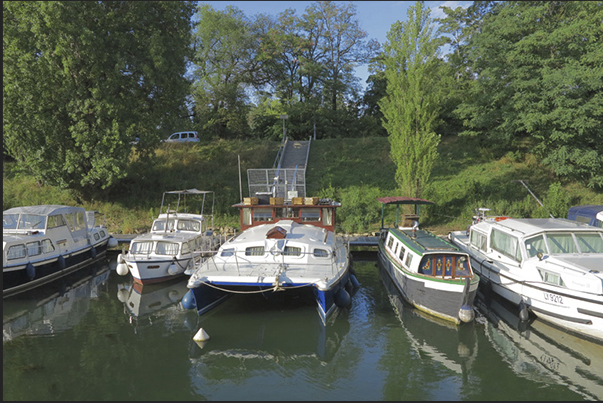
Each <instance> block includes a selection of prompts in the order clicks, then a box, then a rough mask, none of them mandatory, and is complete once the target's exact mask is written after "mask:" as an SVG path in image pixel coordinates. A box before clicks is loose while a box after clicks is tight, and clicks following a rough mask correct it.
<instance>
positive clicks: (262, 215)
mask: <svg viewBox="0 0 603 403" xmlns="http://www.w3.org/2000/svg"><path fill="white" fill-rule="evenodd" d="M253 221H272V209H271V208H254V209H253Z"/></svg>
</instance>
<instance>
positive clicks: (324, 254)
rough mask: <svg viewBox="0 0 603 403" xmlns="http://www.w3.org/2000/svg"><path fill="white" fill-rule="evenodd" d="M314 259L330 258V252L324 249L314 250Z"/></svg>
mask: <svg viewBox="0 0 603 403" xmlns="http://www.w3.org/2000/svg"><path fill="white" fill-rule="evenodd" d="M314 257H329V252H327V251H326V250H324V249H314Z"/></svg>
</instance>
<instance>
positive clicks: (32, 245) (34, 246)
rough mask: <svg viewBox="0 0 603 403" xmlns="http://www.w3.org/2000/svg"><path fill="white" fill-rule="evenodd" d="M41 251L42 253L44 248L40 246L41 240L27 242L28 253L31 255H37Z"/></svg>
mask: <svg viewBox="0 0 603 403" xmlns="http://www.w3.org/2000/svg"><path fill="white" fill-rule="evenodd" d="M40 253H42V248H41V247H40V242H38V241H34V242H29V243H28V244H27V254H28V255H29V256H37V255H39V254H40Z"/></svg>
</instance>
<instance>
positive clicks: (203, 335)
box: [193, 328, 209, 341]
mask: <svg viewBox="0 0 603 403" xmlns="http://www.w3.org/2000/svg"><path fill="white" fill-rule="evenodd" d="M193 340H194V341H207V340H209V335H208V334H207V332H206V331H205V330H203V328H200V329H199V331H198V332H197V334H195V336H194V337H193Z"/></svg>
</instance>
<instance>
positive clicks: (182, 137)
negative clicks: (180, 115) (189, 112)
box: [165, 131, 199, 143]
mask: <svg viewBox="0 0 603 403" xmlns="http://www.w3.org/2000/svg"><path fill="white" fill-rule="evenodd" d="M165 142H166V143H188V142H195V143H198V142H199V136H198V134H197V132H194V131H190V132H176V133H174V134H172V135H170V137H168V138H167V139H166V140H165Z"/></svg>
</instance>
